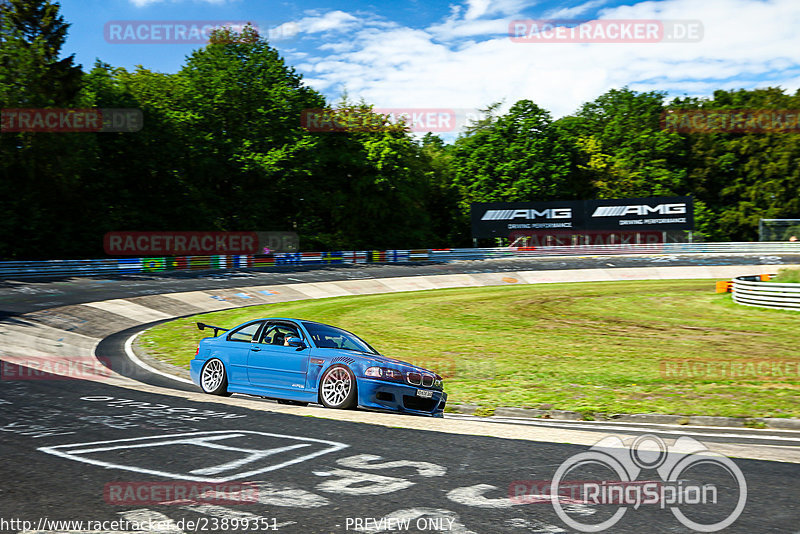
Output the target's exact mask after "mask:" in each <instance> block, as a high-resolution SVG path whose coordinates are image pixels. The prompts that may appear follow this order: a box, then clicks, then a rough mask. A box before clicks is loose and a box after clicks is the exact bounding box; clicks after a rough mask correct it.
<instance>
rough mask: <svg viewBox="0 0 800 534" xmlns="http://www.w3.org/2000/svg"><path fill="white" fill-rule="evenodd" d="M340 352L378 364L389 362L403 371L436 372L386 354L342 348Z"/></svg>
mask: <svg viewBox="0 0 800 534" xmlns="http://www.w3.org/2000/svg"><path fill="white" fill-rule="evenodd" d="M342 352H344V353H347V354H351V355H356V356H358V357H360V358H362V359H363V360H366V361H369V362H374V363H376V364H378V365H386V364H390V365H391V367H400V368H402V369H403V370H404V371H422V372H425V373H430V374H436V373H434V372H433V371H430V370H428V369H425V368H424V367H419V366H417V365H413V364H410V363H408V362H404V361H403V360H396V359H394V358H389V357H388V356H384V355H383V354H367V353H365V352H358V351H349V350H343V351H342Z"/></svg>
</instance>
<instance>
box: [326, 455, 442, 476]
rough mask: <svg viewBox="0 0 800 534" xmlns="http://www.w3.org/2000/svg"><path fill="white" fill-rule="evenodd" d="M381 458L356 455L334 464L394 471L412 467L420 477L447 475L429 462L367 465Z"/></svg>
mask: <svg viewBox="0 0 800 534" xmlns="http://www.w3.org/2000/svg"><path fill="white" fill-rule="evenodd" d="M381 458H382V456H374V455H372V454H357V455H356V456H348V457H347V458H342V459H341V460H336V463H337V464H339V465H341V466H343V467H349V468H351V469H394V468H398V467H413V468H414V469H416V470H417V472H418V473H419V474H420V476H423V477H441V476H444V475H445V474H446V473H447V468H445V467H442V466H441V465H436V464H433V463H430V462H412V461H408V460H399V461H395V462H384V463H381V464H370V463H368V462H374V461H376V460H380V459H381Z"/></svg>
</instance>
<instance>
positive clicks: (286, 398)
mask: <svg viewBox="0 0 800 534" xmlns="http://www.w3.org/2000/svg"><path fill="white" fill-rule="evenodd" d="M197 326H198V328H200V329H201V330H203V329H206V328H209V329H213V330H214V336H213V337H207V338H205V339H202V340H201V341H200V345H199V346H198V348H197V353H196V354H195V357H194V359H193V360H192V361H191V365H190V373H191V377H192V381H193V382H194V383H195V384H197V385H198V386H200V387H201V388H202V389H203V391H205V392H206V393H210V394H212V395H230V394H231V393H245V394H248V395H258V396H261V397H265V398H269V399H276V400H277V401H278V402H280V403H283V404H297V405H302V406H305V405H307V404H308V403H311V402H318V403H320V404H322V405H323V406H326V407H328V408H341V409H346V408H355V407H357V406H359V407H362V408H366V409H371V410H385V411H394V412H402V413H408V414H419V415H432V416H441V415H442V413H443V411H444V406H445V403H446V402H447V394H446V393H445V392H444V390H443V387H442V377H440V376H439V375H437V374H436V373H433V372H431V371H428V370H426V369H423V368H421V367H417V366H414V365H411V364H409V363H406V362H402V361H400V360H394V359H392V358H387V357H386V356H382V355H381V354H379V353H378V351H376V350H375V349H373V348H372V347H371V346H370V345H369V344H368V343H367V342H366V341H364V340H363V339H361V338H359V337H358V336H356V335H355V334H352V333H350V332H348V331H346V330H342V329H341V328H337V327H335V326H329V325H326V324H322V323H317V322H313V321H304V320H300V319H281V318H271V319H257V320H254V321H248V322H246V323H243V324H241V325H239V326H237V327H235V328H231V329H226V328H221V327H217V326H210V325H206V324H203V323H197Z"/></svg>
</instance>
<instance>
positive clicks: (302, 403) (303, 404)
mask: <svg viewBox="0 0 800 534" xmlns="http://www.w3.org/2000/svg"><path fill="white" fill-rule="evenodd" d="M278 404H288V405H289V406H308V403H307V402H300V401H293V400H286V399H278Z"/></svg>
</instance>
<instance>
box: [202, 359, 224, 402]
mask: <svg viewBox="0 0 800 534" xmlns="http://www.w3.org/2000/svg"><path fill="white" fill-rule="evenodd" d="M200 388H201V389H202V390H203V392H204V393H208V394H209V395H219V396H220V397H230V396H231V394H230V393H229V392H228V375H227V373H226V372H225V365H224V364H223V363H222V360H220V359H219V358H211V359H210V360H208V361H207V362H206V363H205V364H203V368H202V369H201V370H200Z"/></svg>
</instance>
